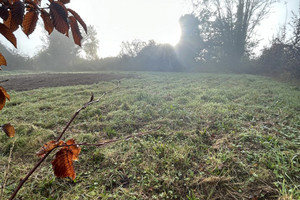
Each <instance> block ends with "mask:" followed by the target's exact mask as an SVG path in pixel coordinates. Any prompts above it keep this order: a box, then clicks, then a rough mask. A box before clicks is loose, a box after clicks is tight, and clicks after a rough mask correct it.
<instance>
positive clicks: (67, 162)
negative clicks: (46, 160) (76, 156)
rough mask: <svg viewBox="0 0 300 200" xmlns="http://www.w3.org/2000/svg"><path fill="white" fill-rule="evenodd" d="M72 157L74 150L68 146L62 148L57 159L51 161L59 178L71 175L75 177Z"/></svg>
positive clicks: (57, 154) (56, 156)
mask: <svg viewBox="0 0 300 200" xmlns="http://www.w3.org/2000/svg"><path fill="white" fill-rule="evenodd" d="M72 158H73V152H72V151H71V150H70V149H68V148H62V149H61V150H59V151H58V152H57V153H56V155H55V159H54V160H52V162H51V163H52V168H53V170H54V174H55V176H57V177H59V178H66V177H70V178H71V179H73V180H74V179H75V176H76V174H75V171H74V166H73V159H72Z"/></svg>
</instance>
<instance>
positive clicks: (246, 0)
mask: <svg viewBox="0 0 300 200" xmlns="http://www.w3.org/2000/svg"><path fill="white" fill-rule="evenodd" d="M190 2H191V4H192V5H193V13H194V14H195V15H197V16H198V18H199V19H200V21H201V19H206V20H207V21H208V22H205V23H206V24H209V25H207V26H206V27H205V28H203V27H202V28H203V29H201V25H200V29H201V30H200V33H201V36H202V38H204V39H205V38H208V39H209V38H211V37H214V38H215V39H216V37H218V39H219V40H220V41H219V42H218V43H219V44H220V46H221V47H222V48H223V49H224V50H227V52H225V54H227V55H228V56H230V57H231V58H230V59H231V60H232V59H233V58H234V60H236V61H238V62H240V61H241V59H242V58H243V56H245V54H246V53H248V52H249V50H251V48H253V46H254V44H255V42H256V41H255V40H253V38H254V37H253V36H254V34H255V29H256V27H257V26H258V25H259V24H260V22H261V21H262V20H263V19H264V18H265V17H266V16H267V15H268V13H269V12H270V9H271V6H272V4H274V3H275V2H277V0H190ZM212 24H213V26H211V25H212ZM202 25H203V23H202Z"/></svg>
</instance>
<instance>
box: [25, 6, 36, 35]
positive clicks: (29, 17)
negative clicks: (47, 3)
mask: <svg viewBox="0 0 300 200" xmlns="http://www.w3.org/2000/svg"><path fill="white" fill-rule="evenodd" d="M37 21H38V15H37V13H36V12H35V11H29V12H27V13H26V15H25V16H24V20H23V24H22V26H23V32H24V33H25V34H26V35H27V36H29V35H30V34H31V33H32V32H33V31H34V29H35V27H36V23H37Z"/></svg>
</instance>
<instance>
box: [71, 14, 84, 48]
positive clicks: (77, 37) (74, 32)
mask: <svg viewBox="0 0 300 200" xmlns="http://www.w3.org/2000/svg"><path fill="white" fill-rule="evenodd" d="M69 21H70V25H71V31H72V35H73V40H74V43H75V44H77V45H78V46H81V40H82V36H81V33H80V31H79V27H78V23H77V21H76V19H75V17H74V16H70V17H69Z"/></svg>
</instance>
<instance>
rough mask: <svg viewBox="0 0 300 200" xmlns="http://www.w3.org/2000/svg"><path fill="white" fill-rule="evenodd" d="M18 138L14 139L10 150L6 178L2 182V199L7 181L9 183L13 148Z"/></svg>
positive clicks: (0, 197) (0, 196)
mask: <svg viewBox="0 0 300 200" xmlns="http://www.w3.org/2000/svg"><path fill="white" fill-rule="evenodd" d="M16 140H17V138H16V139H15V140H14V141H13V143H12V146H11V148H10V151H9V156H8V164H7V168H6V170H5V172H4V179H3V184H2V190H1V194H0V199H2V197H3V193H4V190H5V187H6V183H7V179H8V174H9V170H10V163H11V157H12V152H13V149H14V147H15V142H16Z"/></svg>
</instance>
